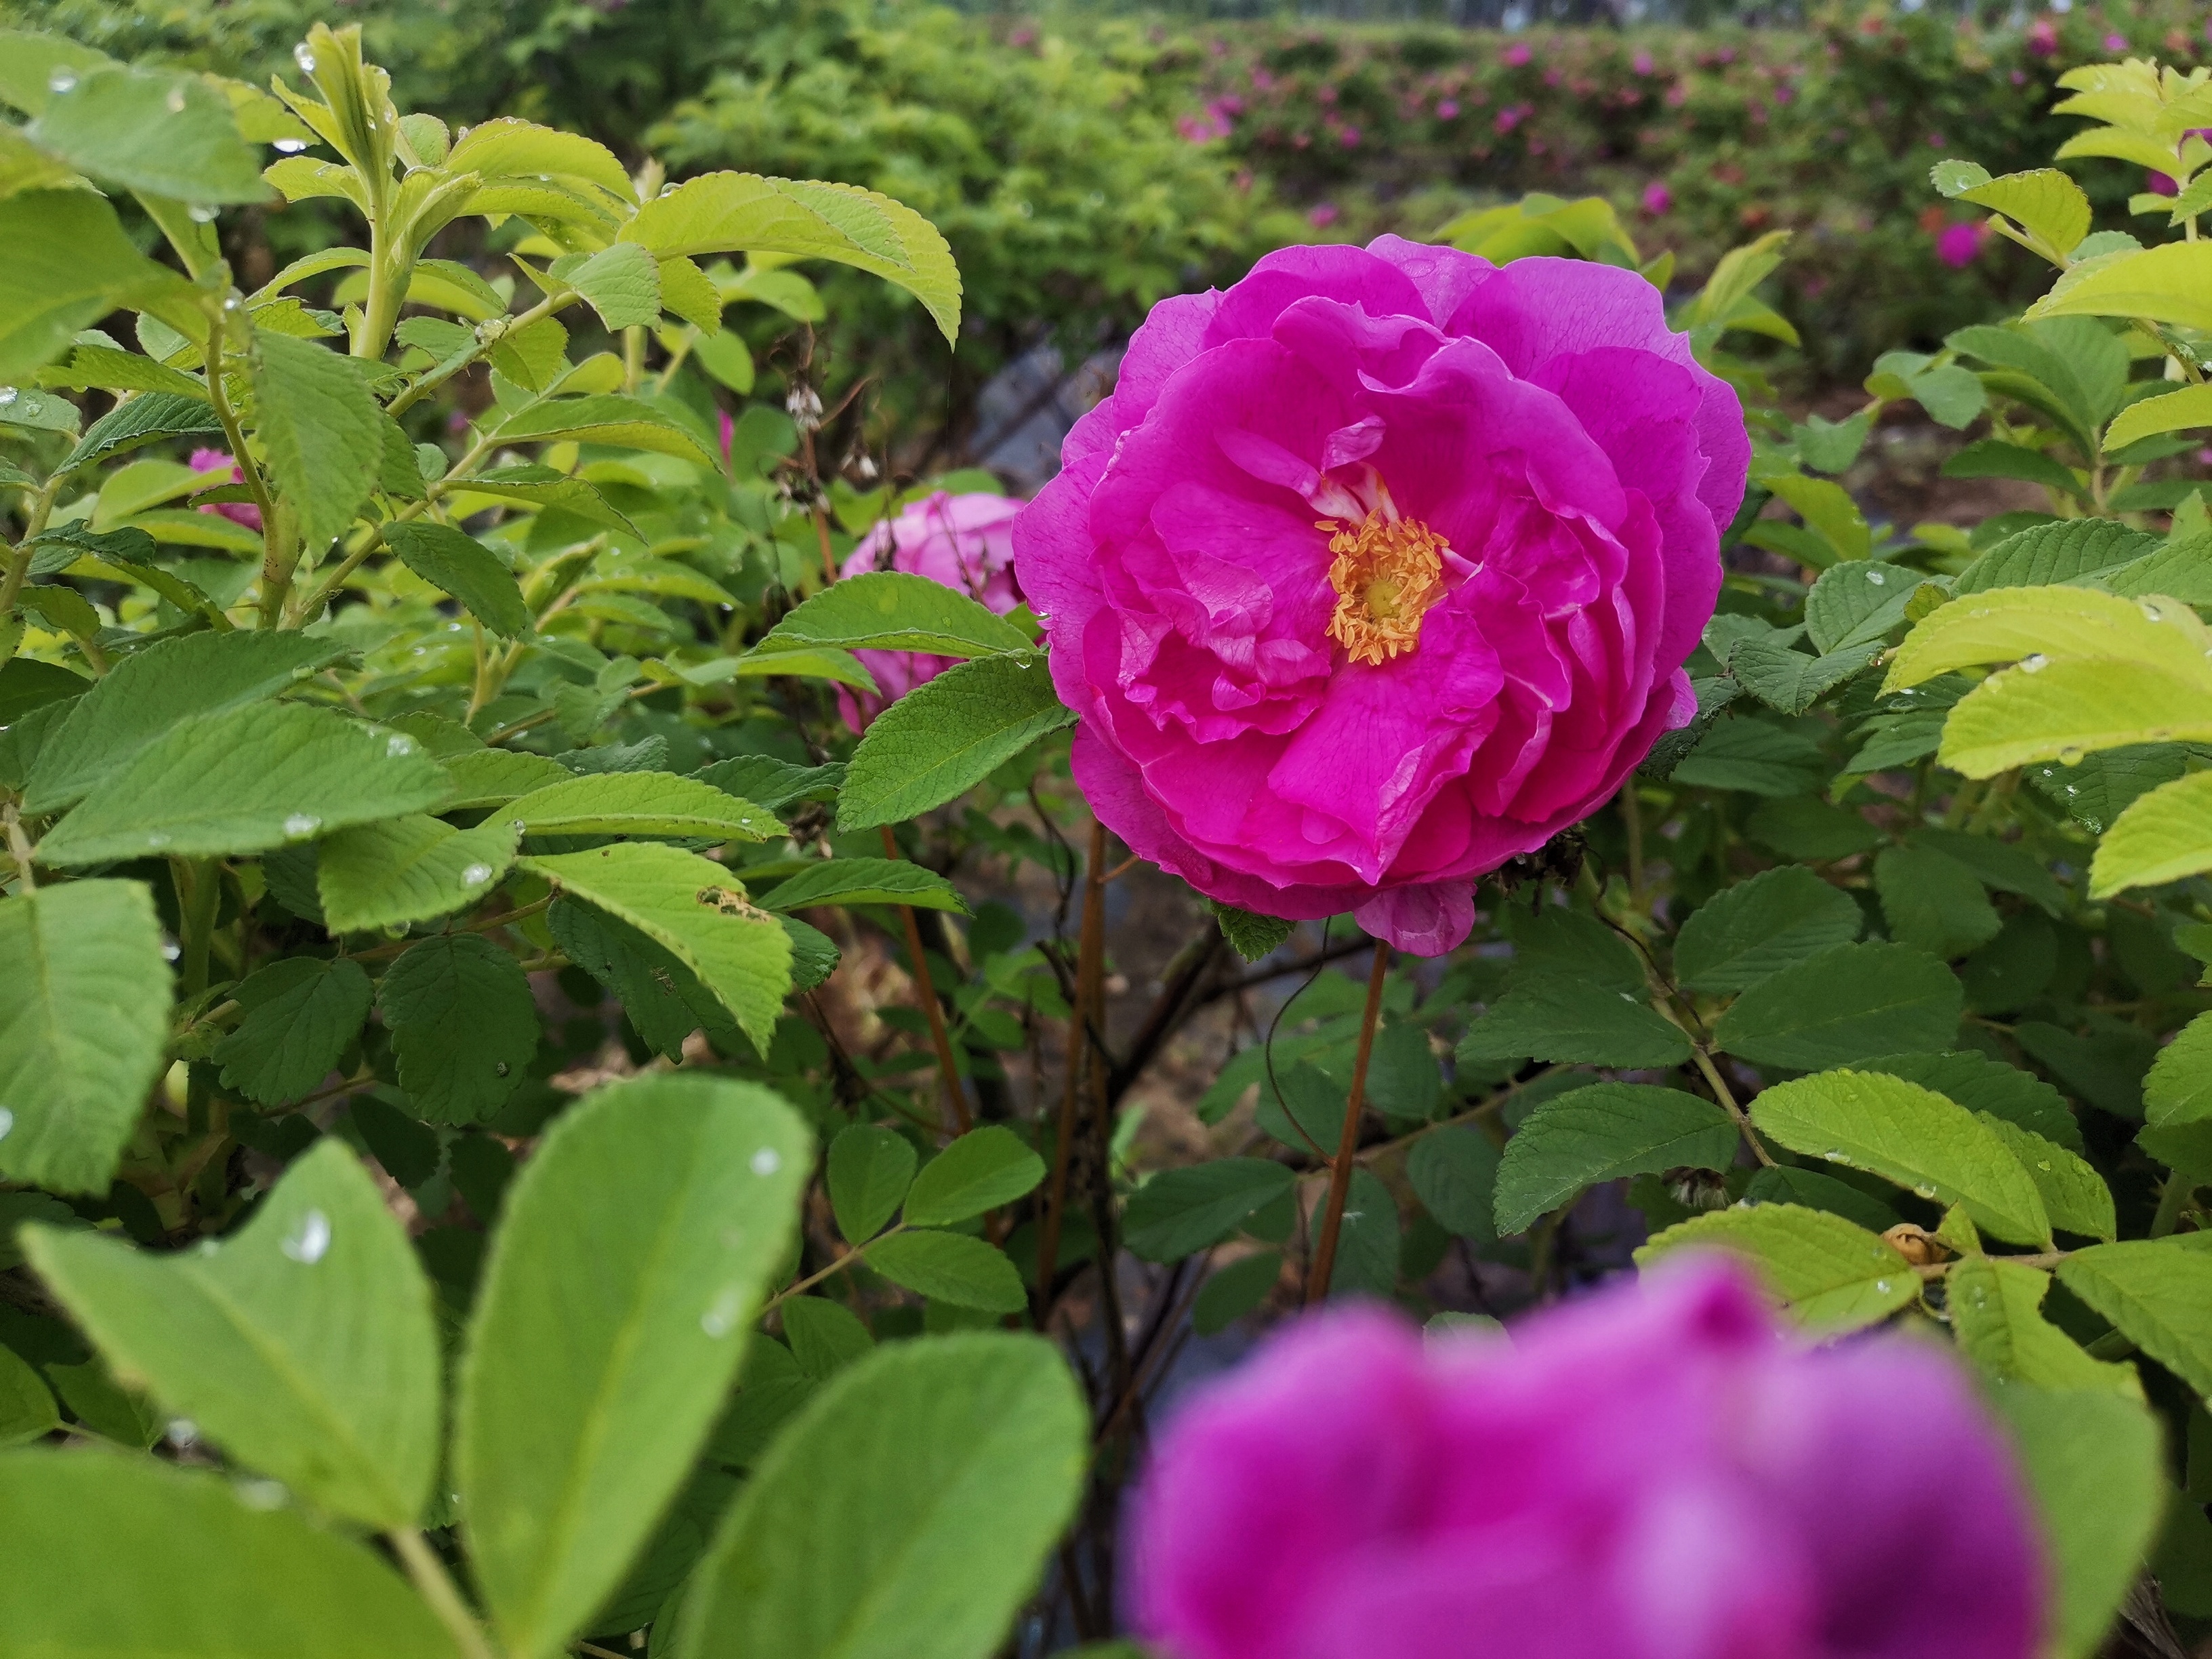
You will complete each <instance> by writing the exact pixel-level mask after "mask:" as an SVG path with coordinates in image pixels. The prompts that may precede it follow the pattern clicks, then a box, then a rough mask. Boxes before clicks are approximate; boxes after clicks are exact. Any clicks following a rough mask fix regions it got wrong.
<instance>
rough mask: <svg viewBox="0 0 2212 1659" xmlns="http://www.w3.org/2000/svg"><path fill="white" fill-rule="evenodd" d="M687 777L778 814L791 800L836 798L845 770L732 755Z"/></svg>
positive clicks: (835, 764) (835, 765) (837, 765)
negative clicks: (711, 785) (709, 784)
mask: <svg viewBox="0 0 2212 1659" xmlns="http://www.w3.org/2000/svg"><path fill="white" fill-rule="evenodd" d="M692 776H693V777H695V778H697V779H699V780H700V781H702V782H704V783H711V784H713V785H714V787H715V788H717V789H720V790H721V791H722V792H723V793H726V794H731V795H735V796H736V797H738V799H740V800H748V801H752V802H754V803H756V804H757V805H762V806H765V807H767V808H768V809H769V811H781V810H782V809H783V808H784V807H787V806H788V805H791V804H792V803H793V802H794V801H803V800H835V799H837V786H838V785H839V784H840V783H842V781H844V777H845V768H844V766H843V765H842V763H839V762H836V761H832V762H830V763H828V764H827V765H823V766H794V765H793V764H792V763H790V762H789V761H780V760H777V759H775V757H773V756H769V755H736V756H732V757H731V758H730V759H728V760H722V761H716V762H715V763H714V764H713V765H711V766H702V767H701V768H700V769H698V770H697V771H696V772H694V773H693V774H692Z"/></svg>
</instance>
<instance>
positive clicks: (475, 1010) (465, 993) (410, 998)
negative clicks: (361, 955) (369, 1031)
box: [376, 933, 538, 1123]
mask: <svg viewBox="0 0 2212 1659" xmlns="http://www.w3.org/2000/svg"><path fill="white" fill-rule="evenodd" d="M376 1000H377V1006H379V1007H380V1009H381V1010H382V1011H383V1013H384V1023H385V1024H386V1025H387V1026H389V1027H390V1028H391V1030H392V1050H393V1052H394V1053H395V1054H397V1055H398V1059H399V1086H400V1087H401V1088H402V1089H404V1090H405V1091H407V1097H408V1098H409V1099H410V1101H411V1102H413V1103H414V1107H415V1110H416V1114H417V1115H419V1116H421V1117H422V1118H424V1119H425V1120H427V1121H429V1122H432V1123H473V1122H477V1121H480V1120H482V1119H484V1118H488V1117H489V1116H490V1115H492V1114H493V1113H494V1112H495V1111H497V1110H498V1109H499V1108H500V1107H501V1105H502V1104H503V1103H505V1102H506V1100H507V1097H508V1096H509V1095H511V1094H513V1092H514V1091H515V1090H516V1088H517V1087H519V1086H520V1084H521V1082H522V1076H523V1072H524V1069H525V1068H526V1066H528V1065H529V1064H530V1061H531V1060H532V1056H534V1055H535V1054H537V1052H538V1004H537V1001H536V1000H535V999H534V998H532V995H531V993H530V980H529V977H528V975H526V974H524V973H523V971H522V968H521V965H520V963H517V962H516V961H515V959H514V958H513V957H511V956H509V955H508V954H507V952H506V951H502V950H501V949H500V948H499V946H497V945H494V944H493V943H492V942H491V941H490V940H489V939H485V938H484V937H483V935H481V934H478V933H441V934H439V935H437V936H436V937H435V938H431V939H422V940H421V941H419V942H418V943H416V944H414V945H409V946H408V947H407V949H406V950H405V951H403V952H402V953H401V954H400V957H399V959H398V961H396V962H394V963H392V966H391V967H390V968H389V969H386V972H385V975H384V980H383V982H382V983H381V984H380V985H379V986H378V987H377V989H376Z"/></svg>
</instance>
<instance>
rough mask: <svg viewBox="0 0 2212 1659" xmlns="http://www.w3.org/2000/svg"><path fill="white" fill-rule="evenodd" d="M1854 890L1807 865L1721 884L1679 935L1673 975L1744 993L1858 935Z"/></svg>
mask: <svg viewBox="0 0 2212 1659" xmlns="http://www.w3.org/2000/svg"><path fill="white" fill-rule="evenodd" d="M1861 925H1862V917H1861V915H1860V911H1859V907H1858V906H1857V903H1855V902H1853V901H1852V899H1851V896H1850V894H1848V893H1846V892H1844V890H1842V889H1841V888H1839V887H1833V886H1831V885H1830V884H1828V883H1826V882H1825V881H1823V880H1821V879H1820V877H1818V876H1816V875H1814V873H1813V872H1811V871H1810V870H1808V869H1807V868H1805V867H1804V866H1802V865H1797V864H1791V865H1784V866H1782V867H1780V868H1779V869H1775V870H1764V871H1761V872H1759V874H1758V875H1755V876H1753V877H1752V878H1751V879H1749V880H1748V881H1744V882H1739V883H1738V884H1735V886H1733V887H1724V888H1723V889H1722V890H1720V891H1719V892H1718V893H1717V894H1716V895H1714V896H1713V897H1712V898H1711V899H1709V900H1708V901H1706V902H1705V903H1704V904H1703V905H1701V906H1699V908H1698V909H1697V910H1695V911H1694V912H1692V915H1691V916H1690V919H1689V920H1688V921H1686V922H1684V923H1683V924H1682V931H1681V933H1680V934H1679V935H1678V936H1677V937H1676V939H1675V940H1674V975H1675V977H1676V979H1677V980H1679V981H1680V982H1681V983H1682V984H1683V985H1685V986H1686V987H1689V988H1690V989H1692V990H1694V991H1742V990H1747V989H1748V988H1750V987H1752V986H1754V985H1757V984H1759V982H1761V981H1764V980H1765V979H1766V978H1768V977H1769V976H1770V975H1773V974H1776V973H1778V972H1780V971H1781V970H1782V969H1784V968H1787V967H1789V966H1790V965H1791V964H1792V963H1798V962H1802V961H1803V960H1804V959H1805V958H1806V957H1810V956H1813V955H1815V954H1817V953H1818V952H1820V951H1824V950H1826V949H1827V948H1828V947H1829V946H1831V945H1848V944H1850V942H1851V941H1852V940H1854V939H1857V937H1858V936H1859V928H1860V927H1861Z"/></svg>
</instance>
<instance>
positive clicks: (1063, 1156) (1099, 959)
mask: <svg viewBox="0 0 2212 1659" xmlns="http://www.w3.org/2000/svg"><path fill="white" fill-rule="evenodd" d="M1105 867H1106V826H1105V825H1104V824H1103V823H1099V822H1097V820H1095V819H1094V820H1093V821H1092V822H1091V858H1090V862H1089V864H1088V866H1086V868H1085V878H1084V894H1083V932H1082V935H1081V938H1080V939H1079V943H1078V945H1077V946H1076V959H1075V986H1074V990H1073V995H1071V996H1070V997H1069V998H1068V1021H1067V1084H1066V1090H1065V1091H1064V1092H1063V1093H1062V1094H1061V1096H1060V1126H1059V1132H1058V1133H1057V1135H1056V1137H1055V1138H1054V1142H1053V1150H1052V1183H1051V1185H1050V1187H1049V1188H1047V1190H1046V1195H1045V1206H1044V1214H1043V1216H1042V1218H1040V1219H1039V1220H1038V1223H1037V1258H1036V1267H1037V1302H1038V1307H1039V1315H1038V1322H1039V1323H1040V1324H1042V1322H1044V1320H1045V1318H1046V1317H1048V1316H1049V1315H1050V1313H1051V1311H1052V1281H1053V1277H1054V1273H1057V1272H1058V1271H1059V1267H1060V1226H1061V1224H1062V1220H1063V1218H1064V1217H1065V1216H1066V1212H1067V1166H1068V1163H1069V1160H1070V1158H1071V1157H1072V1156H1073V1151H1074V1146H1075V1121H1076V1112H1077V1103H1079V1101H1081V1099H1082V1098H1083V1068H1084V1064H1085V1056H1086V1054H1088V1051H1089V1048H1090V1042H1089V1031H1088V1029H1087V1026H1088V1018H1089V1011H1090V1006H1091V997H1092V995H1093V994H1094V993H1095V991H1096V990H1097V986H1098V984H1099V981H1100V980H1101V978H1102V977H1103V975H1102V971H1101V970H1102V968H1103V963H1104V961H1105V956H1106V939H1105V933H1106V900H1105V881H1104V879H1103V872H1104V870H1105Z"/></svg>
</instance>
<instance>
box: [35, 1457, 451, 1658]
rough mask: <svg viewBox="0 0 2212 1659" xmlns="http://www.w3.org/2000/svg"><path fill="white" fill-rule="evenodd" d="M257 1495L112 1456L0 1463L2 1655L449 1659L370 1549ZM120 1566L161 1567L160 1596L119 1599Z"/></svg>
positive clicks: (144, 1460) (440, 1639)
mask: <svg viewBox="0 0 2212 1659" xmlns="http://www.w3.org/2000/svg"><path fill="white" fill-rule="evenodd" d="M262 1496H263V1494H262V1493H261V1492H258V1491H256V1490H254V1489H252V1488H251V1487H250V1486H245V1485H243V1484H242V1483H240V1482H237V1481H234V1480H230V1479H229V1478H228V1476H226V1475H223V1474H219V1473H217V1472H216V1471H214V1470H197V1469H195V1470H185V1469H180V1468H176V1467H175V1466H173V1465H171V1464H164V1463H161V1462H158V1461H156V1460H155V1459H153V1458H150V1457H142V1456H137V1455H130V1456H125V1455H120V1454H118V1453H116V1452H112V1451H92V1450H86V1451H64V1452H56V1451H52V1450H49V1449H41V1448H33V1447H26V1448H25V1449H22V1450H20V1451H14V1452H10V1453H9V1454H7V1455H5V1456H4V1457H0V1554H3V1555H4V1556H5V1557H6V1559H8V1561H9V1563H10V1564H12V1566H13V1571H10V1572H9V1575H8V1584H7V1588H6V1589H4V1590H0V1650H6V1651H8V1652H10V1653H23V1654H31V1653H51V1654H55V1655H72V1656H74V1655H84V1654H114V1655H123V1654H152V1653H164V1652H167V1653H182V1652H189V1653H192V1654H196V1655H214V1654H221V1655H222V1656H224V1659H459V1652H460V1650H459V1648H457V1647H456V1646H455V1645H454V1643H453V1637H452V1636H451V1635H450V1634H449V1633H448V1632H447V1630H446V1629H445V1627H444V1626H441V1624H440V1623H439V1622H438V1620H437V1618H436V1616H435V1614H433V1613H431V1611H430V1609H429V1607H428V1605H427V1604H425V1602H424V1601H423V1600H422V1597H421V1596H420V1595H416V1593H415V1591H414V1590H413V1589H410V1587H409V1586H408V1584H407V1583H406V1581H405V1580H404V1579H403V1578H401V1577H400V1576H399V1575H398V1572H396V1571H393V1570H392V1568H391V1567H389V1566H387V1565H385V1563H384V1562H383V1561H382V1560H381V1559H380V1558H379V1557H378V1556H377V1555H376V1554H375V1553H374V1552H373V1551H372V1550H370V1549H369V1548H368V1547H367V1546H366V1545H364V1544H361V1543H358V1542H356V1541H354V1540H352V1539H349V1538H346V1537H344V1536H343V1535H341V1534H338V1533H337V1532H333V1531H330V1530H327V1529H325V1528H320V1527H317V1526H313V1525H311V1524H310V1523H309V1522H307V1520H306V1519H305V1518H304V1517H302V1516H301V1515H300V1514H298V1513H297V1512H296V1511H295V1510H289V1509H285V1508H281V1507H280V1508H275V1509H272V1508H270V1507H269V1506H268V1505H267V1504H266V1503H265V1502H256V1501H255V1500H256V1499H258V1498H262ZM118 1560H134V1561H158V1562H160V1563H161V1574H162V1577H161V1589H160V1592H159V1593H158V1594H146V1595H137V1594H125V1593H123V1592H122V1591H121V1590H120V1589H118V1585H117V1583H116V1581H115V1578H114V1576H113V1568H114V1565H115V1563H116V1562H118ZM187 1643H189V1644H191V1645H189V1646H186V1645H185V1644H187Z"/></svg>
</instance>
